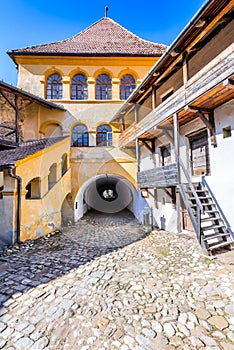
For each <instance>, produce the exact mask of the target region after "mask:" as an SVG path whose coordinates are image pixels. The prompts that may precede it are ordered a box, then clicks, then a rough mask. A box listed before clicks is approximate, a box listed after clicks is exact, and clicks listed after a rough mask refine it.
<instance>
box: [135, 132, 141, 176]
mask: <svg viewBox="0 0 234 350" xmlns="http://www.w3.org/2000/svg"><path fill="white" fill-rule="evenodd" d="M140 156H141V155H140V146H139V139H138V138H137V139H136V159H137V172H139V171H140Z"/></svg>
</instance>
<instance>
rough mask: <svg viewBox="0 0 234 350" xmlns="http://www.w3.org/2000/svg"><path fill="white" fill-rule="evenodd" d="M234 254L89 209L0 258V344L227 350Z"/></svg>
mask: <svg viewBox="0 0 234 350" xmlns="http://www.w3.org/2000/svg"><path fill="white" fill-rule="evenodd" d="M233 257H234V255H233V252H230V253H225V254H222V255H220V256H218V257H217V258H216V259H214V260H211V259H209V258H207V257H205V256H204V255H203V254H202V252H201V251H200V248H199V246H198V244H197V242H196V239H195V238H194V237H193V236H191V235H189V234H184V235H181V236H178V235H174V234H169V233H166V232H163V231H154V232H153V233H151V234H148V233H147V230H146V229H144V228H143V227H142V226H139V225H138V224H137V222H136V221H135V220H134V219H133V217H132V216H131V215H130V214H129V213H128V212H122V213H120V214H118V215H115V216H114V215H112V216H110V215H109V216H108V215H104V214H97V213H96V214H95V213H92V212H90V213H89V214H88V215H86V216H85V217H84V218H83V219H82V220H80V222H79V223H78V224H77V225H75V226H73V227H70V228H66V229H64V231H63V233H59V234H57V235H54V236H51V237H50V238H47V239H45V238H42V239H39V240H38V241H37V242H31V243H27V244H24V245H22V246H21V247H20V248H19V249H18V250H17V249H13V250H12V251H10V250H8V254H3V253H1V257H0V278H1V296H0V300H1V304H2V306H1V309H0V315H1V317H0V318H1V320H0V348H3V349H9V350H10V349H11V350H13V349H23V350H24V349H38V350H39V349H55V350H58V349H69V350H70V349H71V350H76V349H77V350H96V349H99V350H105V349H111V350H112V349H113V350H115V349H116V350H118V349H120V350H128V349H134V350H146V349H149V350H150V349H153V350H157V349H168V350H169V349H175V348H176V349H181V350H186V349H188V350H190V349H207V350H211V349H212V350H215V349H224V350H233V349H234V308H233V305H234V265H232V264H234V260H233Z"/></svg>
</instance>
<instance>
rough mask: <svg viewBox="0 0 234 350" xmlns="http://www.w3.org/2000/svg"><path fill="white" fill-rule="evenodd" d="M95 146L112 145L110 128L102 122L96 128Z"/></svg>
mask: <svg viewBox="0 0 234 350" xmlns="http://www.w3.org/2000/svg"><path fill="white" fill-rule="evenodd" d="M97 146H112V129H111V127H110V126H109V125H107V124H103V125H100V126H99V127H98V128H97Z"/></svg>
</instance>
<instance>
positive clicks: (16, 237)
mask: <svg viewBox="0 0 234 350" xmlns="http://www.w3.org/2000/svg"><path fill="white" fill-rule="evenodd" d="M4 169H7V170H8V174H9V176H10V177H12V178H13V179H16V180H17V218H16V234H15V231H14V232H13V237H12V244H14V243H21V241H20V218H21V192H22V179H21V177H20V176H18V175H15V174H13V172H12V170H13V169H15V165H14V164H6V165H2V166H0V170H4Z"/></svg>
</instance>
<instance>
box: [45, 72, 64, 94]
mask: <svg viewBox="0 0 234 350" xmlns="http://www.w3.org/2000/svg"><path fill="white" fill-rule="evenodd" d="M62 95H63V84H62V77H61V75H60V74H58V73H54V74H51V75H49V76H48V78H47V80H46V98H47V99H49V100H61V99H62V97H63V96H62Z"/></svg>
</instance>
